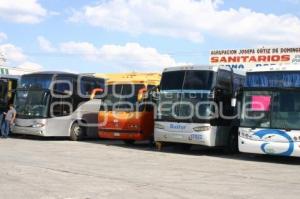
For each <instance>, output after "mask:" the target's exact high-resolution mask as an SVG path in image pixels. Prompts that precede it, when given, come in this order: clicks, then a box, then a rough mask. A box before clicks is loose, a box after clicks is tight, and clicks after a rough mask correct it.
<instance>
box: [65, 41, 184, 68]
mask: <svg viewBox="0 0 300 199" xmlns="http://www.w3.org/2000/svg"><path fill="white" fill-rule="evenodd" d="M60 51H61V52H62V53H66V54H70V55H77V56H82V57H83V58H85V59H87V60H90V61H95V62H97V63H101V64H102V65H104V66H107V67H113V68H118V69H119V70H128V69H130V70H139V71H161V69H162V68H164V67H166V66H175V65H179V64H181V63H177V62H176V61H175V60H174V59H173V58H172V57H171V56H169V55H167V54H160V53H159V52H158V51H157V50H156V49H155V48H150V47H143V46H141V45H140V44H138V43H127V44H125V45H103V46H101V47H96V46H94V45H93V44H91V43H87V42H66V43H62V44H60Z"/></svg>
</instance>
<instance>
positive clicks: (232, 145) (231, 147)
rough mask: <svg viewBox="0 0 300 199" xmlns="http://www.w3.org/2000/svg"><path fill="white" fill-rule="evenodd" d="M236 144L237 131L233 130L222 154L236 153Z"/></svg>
mask: <svg viewBox="0 0 300 199" xmlns="http://www.w3.org/2000/svg"><path fill="white" fill-rule="evenodd" d="M238 144H239V143H238V130H237V129H233V130H232V131H231V132H230V134H229V136H228V141H227V146H226V147H225V148H224V152H225V153H227V154H235V153H238V151H239V149H238Z"/></svg>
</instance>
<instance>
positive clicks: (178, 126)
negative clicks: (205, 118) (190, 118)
mask: <svg viewBox="0 0 300 199" xmlns="http://www.w3.org/2000/svg"><path fill="white" fill-rule="evenodd" d="M170 128H171V129H176V130H185V129H186V126H183V125H180V124H170Z"/></svg>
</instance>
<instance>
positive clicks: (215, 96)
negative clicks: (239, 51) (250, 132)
mask: <svg viewBox="0 0 300 199" xmlns="http://www.w3.org/2000/svg"><path fill="white" fill-rule="evenodd" d="M244 80H245V73H244V71H243V70H238V69H232V68H230V67H225V66H224V67H222V66H220V67H216V66H196V65H195V66H179V67H171V68H166V69H165V70H164V71H163V74H162V79H161V83H160V91H159V94H158V102H157V104H158V105H157V106H158V113H157V117H156V119H155V129H154V138H155V142H156V146H157V149H158V150H161V149H162V147H163V145H164V144H166V143H169V144H173V145H174V146H179V147H180V148H182V149H186V150H187V149H190V147H191V146H192V145H202V146H207V147H223V148H224V149H225V150H226V151H227V152H228V153H229V152H230V153H231V152H236V151H237V150H238V135H237V134H238V131H237V130H238V127H237V126H236V125H235V124H234V122H233V121H235V120H234V119H233V118H234V117H235V114H234V113H235V105H234V102H235V94H236V92H237V90H239V89H240V88H241V87H242V86H243V83H244Z"/></svg>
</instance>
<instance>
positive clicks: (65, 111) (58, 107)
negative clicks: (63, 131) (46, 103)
mask: <svg viewBox="0 0 300 199" xmlns="http://www.w3.org/2000/svg"><path fill="white" fill-rule="evenodd" d="M52 113H53V116H54V117H62V116H68V115H70V114H71V107H70V105H69V104H67V103H64V102H62V103H57V104H55V105H54V106H53V110H52Z"/></svg>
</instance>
